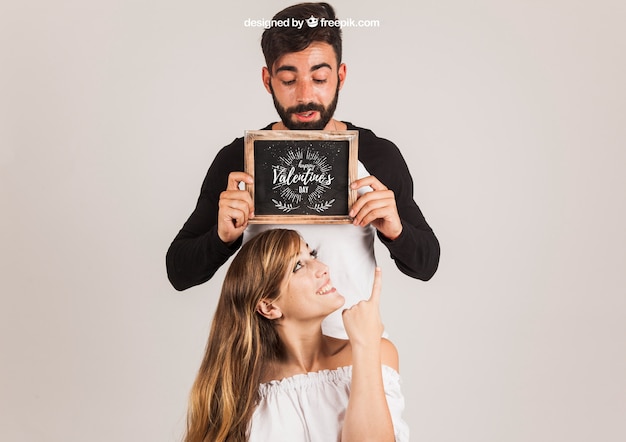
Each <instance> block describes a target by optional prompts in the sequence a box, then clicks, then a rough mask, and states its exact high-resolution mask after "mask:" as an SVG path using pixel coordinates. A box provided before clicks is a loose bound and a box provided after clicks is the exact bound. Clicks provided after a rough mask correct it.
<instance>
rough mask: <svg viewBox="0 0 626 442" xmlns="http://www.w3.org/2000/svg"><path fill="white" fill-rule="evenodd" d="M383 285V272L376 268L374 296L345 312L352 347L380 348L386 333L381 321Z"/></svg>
mask: <svg viewBox="0 0 626 442" xmlns="http://www.w3.org/2000/svg"><path fill="white" fill-rule="evenodd" d="M381 285H382V271H381V270H380V268H378V267H377V268H376V273H375V274H374V285H373V286H372V295H371V296H370V299H368V300H367V301H360V302H359V303H358V304H355V305H353V306H352V307H350V308H349V309H346V310H344V311H343V313H342V316H343V325H344V326H345V328H346V333H347V334H348V338H349V339H350V343H351V344H352V347H353V348H355V347H369V346H373V348H375V349H377V350H378V349H379V348H380V339H381V336H382V334H383V331H384V327H383V323H382V321H381V319H380V307H379V306H380V287H381Z"/></svg>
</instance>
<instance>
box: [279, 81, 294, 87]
mask: <svg viewBox="0 0 626 442" xmlns="http://www.w3.org/2000/svg"><path fill="white" fill-rule="evenodd" d="M295 82H296V80H282V81H281V83H282V84H284V85H285V86H291V85H292V84H294V83H295Z"/></svg>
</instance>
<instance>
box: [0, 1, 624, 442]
mask: <svg viewBox="0 0 626 442" xmlns="http://www.w3.org/2000/svg"><path fill="white" fill-rule="evenodd" d="M288 4H291V2H284V1H268V2H265V4H260V3H257V2H253V1H250V0H248V1H244V2H239V3H234V2H230V3H228V2H226V3H224V6H221V7H216V6H211V3H210V2H208V1H191V0H188V1H178V2H174V1H171V0H152V1H141V0H124V1H122V0H109V1H92V2H83V1H79V0H58V1H55V2H47V1H41V0H40V1H37V0H24V1H20V2H8V1H7V2H3V4H2V5H1V6H0V57H1V58H0V112H1V114H0V198H1V200H0V201H1V209H0V210H1V211H2V215H1V216H0V227H1V228H0V244H1V246H0V272H1V288H0V292H1V297H0V354H1V362H0V439H1V440H5V441H41V440H46V441H148V440H150V441H175V440H179V439H180V436H181V434H182V431H183V424H184V416H185V410H186V399H187V393H188V390H189V387H190V385H191V382H192V380H193V378H194V376H195V371H196V370H197V368H198V366H199V362H200V357H201V355H202V352H203V348H204V344H205V340H206V335H207V332H208V324H209V321H210V318H211V315H212V312H213V308H214V305H215V301H216V298H217V295H218V290H219V286H220V283H221V279H222V277H223V271H220V273H218V275H217V276H216V277H215V278H214V280H212V281H211V282H209V283H207V284H204V285H203V286H201V287H196V288H194V289H191V290H188V291H187V292H184V293H178V292H176V291H174V289H173V288H171V286H170V285H169V283H168V281H167V279H166V275H165V264H164V259H165V258H164V256H165V251H166V249H167V247H168V245H169V242H170V241H171V240H172V238H173V237H174V235H175V234H176V233H177V231H178V229H179V228H180V227H181V226H182V224H183V222H184V221H185V220H186V218H187V216H188V215H189V213H191V210H192V209H193V207H194V205H195V200H196V198H197V195H198V192H199V189H200V184H201V182H202V179H203V178H204V174H205V172H206V169H207V168H208V166H209V164H210V162H211V160H212V159H213V157H214V155H215V153H216V151H217V150H218V149H219V148H220V147H222V146H223V145H225V144H228V143H229V142H230V141H231V140H232V139H233V138H235V137H237V136H241V134H242V132H243V130H244V129H256V128H260V127H262V126H264V125H265V124H267V123H268V122H270V121H275V120H276V119H277V117H276V114H275V112H274V109H273V106H272V103H271V99H270V97H269V95H267V94H266V92H265V91H264V89H263V87H262V85H261V81H260V70H261V66H262V64H263V60H262V57H261V51H260V48H259V40H260V34H261V29H259V28H245V27H244V26H243V23H244V21H245V19H246V18H270V17H271V16H272V15H273V14H274V13H275V12H276V11H278V10H280V9H282V7H284V6H287V5H288ZM333 4H334V6H335V8H336V10H337V12H338V14H339V15H340V17H343V18H349V17H350V18H355V19H378V20H380V21H381V26H380V27H379V28H373V29H372V28H368V29H354V28H349V29H345V30H344V35H345V59H344V61H345V62H346V63H347V64H348V79H347V82H346V85H345V88H344V90H343V93H342V95H341V99H340V106H339V109H338V114H337V115H338V117H340V118H342V119H345V120H348V121H352V122H353V123H355V124H358V125H361V126H365V127H371V128H372V129H374V130H375V132H376V133H377V134H378V135H380V136H383V137H387V138H390V139H392V140H394V141H395V142H396V143H397V144H398V145H399V146H400V148H401V150H402V151H403V153H404V154H405V157H406V160H407V162H408V163H409V166H410V168H411V170H412V172H413V175H414V178H415V189H416V199H417V201H418V203H419V204H420V206H421V208H422V210H423V211H424V213H425V215H426V217H427V219H428V221H429V222H430V224H431V225H432V226H433V228H434V229H435V231H436V233H437V234H438V236H439V238H440V240H441V244H442V260H441V266H440V270H439V272H438V273H437V275H436V276H435V278H434V279H433V280H432V281H430V282H428V283H422V282H418V281H413V280H411V279H409V278H407V277H405V276H403V275H401V274H400V273H399V272H398V271H396V270H395V268H394V267H393V264H392V263H391V261H390V260H389V259H388V258H387V256H386V253H385V251H384V250H382V249H381V250H379V251H380V252H381V253H380V254H379V256H380V257H381V263H382V265H383V268H384V269H385V282H384V284H385V292H384V294H383V295H384V296H385V298H384V301H383V302H384V305H383V309H384V317H385V322H386V325H387V328H388V331H389V332H390V334H391V336H392V338H393V339H394V341H395V342H396V344H397V346H398V347H399V350H400V354H401V370H402V374H403V377H404V388H405V393H406V397H407V412H406V418H407V420H408V421H409V422H410V424H411V427H412V435H413V438H412V439H413V440H415V441H432V442H435V441H436V442H447V441H454V442H457V441H468V442H485V441H493V442H496V441H497V442H500V441H513V442H517V441H563V442H565V441H567V442H579V441H580V442H582V441H623V440H626V424H625V423H624V422H625V420H624V416H626V296H625V295H626V284H625V281H624V278H625V276H624V275H625V273H626V272H625V270H626V229H625V228H624V225H625V224H626V196H625V189H626V173H625V172H624V169H625V166H626V145H625V144H626V124H625V122H626V105H625V103H626V86H625V81H624V79H625V78H626V61H625V60H626V58H625V57H624V54H625V53H626V31H624V23H625V22H626V7H625V6H624V5H625V3H624V2H622V1H619V0H614V1H610V0H604V1H598V2H583V1H577V0H575V1H565V0H546V1H542V2H535V1H522V0H505V1H502V0H500V1H495V0H491V1H490V0H477V1H474V2H465V1H458V0H457V1H454V0H447V1H446V0H438V1H432V0H423V1H416V2H412V3H411V2H395V3H394V2H382V3H381V2H371V1H356V0H346V1H340V0H337V1H335V2H334V3H333Z"/></svg>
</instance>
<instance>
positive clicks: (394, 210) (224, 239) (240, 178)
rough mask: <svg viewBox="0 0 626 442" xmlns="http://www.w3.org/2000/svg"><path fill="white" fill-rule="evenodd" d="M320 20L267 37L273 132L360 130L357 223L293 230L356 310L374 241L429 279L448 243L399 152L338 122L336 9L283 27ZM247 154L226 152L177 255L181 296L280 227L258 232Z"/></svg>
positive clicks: (317, 10) (315, 8)
mask: <svg viewBox="0 0 626 442" xmlns="http://www.w3.org/2000/svg"><path fill="white" fill-rule="evenodd" d="M310 17H315V18H318V19H320V20H319V21H318V26H312V27H309V26H308V25H307V24H304V26H302V27H301V28H300V29H298V28H296V27H292V28H289V27H278V26H277V27H270V28H268V29H266V30H265V31H264V33H263V37H262V40H261V47H262V49H263V54H264V56H265V61H266V67H264V68H263V70H262V78H263V84H264V86H265V88H266V90H267V91H268V92H269V93H270V94H271V95H272V98H273V100H274V106H275V108H276V110H277V111H278V114H279V116H280V120H281V121H279V122H276V123H272V124H269V125H268V126H267V127H265V128H264V129H266V130H303V129H307V130H329V131H335V130H358V131H359V179H357V180H356V181H354V182H353V183H351V187H352V188H353V189H356V190H357V191H358V194H359V198H358V199H357V201H356V202H355V203H354V205H353V206H352V207H351V209H350V213H349V215H350V217H351V218H353V223H352V224H344V225H297V226H284V225H283V227H286V228H292V229H295V230H298V231H299V232H300V233H301V235H302V236H303V238H304V239H305V240H306V241H307V242H308V243H309V246H310V247H311V248H312V249H315V250H317V253H318V256H319V257H320V259H321V260H322V261H324V262H325V263H326V264H328V266H329V268H330V275H331V278H332V281H333V284H334V286H335V287H336V289H337V290H338V291H339V292H340V293H341V294H343V295H344V297H345V298H346V307H349V306H350V305H353V304H355V303H357V302H358V301H359V300H361V299H366V298H367V297H368V296H369V293H370V292H371V288H372V282H373V277H374V268H375V265H376V262H375V257H374V233H376V234H377V236H378V238H379V239H380V240H381V242H382V243H383V244H384V245H385V246H386V247H387V249H388V250H389V252H390V254H391V257H392V258H393V259H394V261H395V263H396V266H397V267H398V268H399V269H400V270H401V271H402V272H403V273H405V274H407V275H409V276H411V277H413V278H418V279H422V280H428V279H430V278H431V277H432V276H433V274H434V273H435V271H436V270H437V266H438V263H439V243H438V241H437V238H436V237H435V235H434V233H433V232H432V230H431V228H430V227H429V226H428V224H427V223H426V221H425V219H424V217H423V215H422V213H421V211H420V209H419V208H418V206H417V204H416V203H415V201H414V200H413V180H412V178H411V175H410V173H409V171H408V168H407V165H406V163H405V161H404V159H403V158H402V155H401V154H400V151H399V150H398V148H397V147H396V146H395V145H394V144H393V143H391V142H390V141H388V140H385V139H382V138H378V137H376V135H374V133H373V132H372V131H370V130H368V129H363V128H360V127H357V126H354V125H353V124H351V123H349V122H344V121H338V120H336V119H334V118H333V114H334V111H335V108H336V106H337V99H338V96H339V90H340V89H341V88H342V86H343V84H344V81H345V78H346V66H345V64H343V63H341V51H342V45H341V30H340V28H339V27H331V26H320V25H319V24H322V23H328V22H329V21H334V20H336V17H335V13H334V10H333V8H332V7H331V6H330V5H328V4H327V3H303V4H298V5H294V6H291V7H288V8H286V9H284V10H283V11H281V12H279V13H278V14H276V15H275V16H274V20H281V21H283V22H284V20H285V19H290V20H291V19H298V20H306V19H309V18H310ZM321 19H326V21H325V20H321ZM243 151H244V143H243V138H238V139H236V140H235V141H233V143H231V144H230V145H228V146H226V147H224V148H223V149H222V150H221V151H220V152H219V153H218V154H217V156H216V157H215V159H214V161H213V164H212V165H211V167H210V168H209V171H208V173H207V176H206V178H205V180H204V183H203V185H202V190H201V193H200V197H199V199H198V203H197V206H196V209H195V210H194V212H193V213H192V214H191V216H190V217H189V219H188V220H187V222H186V223H185V225H184V226H183V228H182V230H181V231H180V232H179V233H178V235H177V236H176V238H175V239H174V241H173V242H172V244H171V246H170V248H169V250H168V253H167V259H166V261H167V270H168V277H169V279H170V281H171V283H172V285H173V286H174V287H175V288H176V289H177V290H184V289H186V288H189V287H191V286H194V285H198V284H201V283H203V282H205V281H207V280H209V279H210V278H211V277H212V276H213V274H214V273H215V272H216V271H217V269H218V268H219V267H220V266H221V265H222V264H224V263H225V262H226V261H227V260H228V258H229V257H230V256H232V255H233V254H234V253H235V252H236V251H237V250H238V248H239V247H240V246H241V244H242V242H243V241H244V240H245V239H246V238H250V237H252V236H253V235H254V234H256V233H258V232H260V231H262V230H265V229H268V228H272V227H276V226H271V225H260V224H249V220H250V219H252V218H253V217H254V203H253V201H252V199H251V198H250V195H249V193H248V192H247V191H245V190H241V188H240V183H247V184H253V179H252V177H251V176H249V175H248V174H246V173H244V172H242V170H243V158H244V157H243ZM224 189H225V190H224ZM324 332H325V333H326V334H328V335H330V336H336V337H341V338H345V336H346V335H345V331H344V330H343V323H342V320H341V312H336V314H334V315H331V316H330V317H329V318H328V319H327V320H326V322H325V323H324Z"/></svg>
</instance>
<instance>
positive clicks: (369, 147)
mask: <svg viewBox="0 0 626 442" xmlns="http://www.w3.org/2000/svg"><path fill="white" fill-rule="evenodd" d="M359 159H361V161H362V162H363V165H364V166H365V167H366V169H367V170H368V171H369V172H370V173H371V174H372V175H374V176H375V177H376V178H378V180H379V181H380V182H381V183H383V184H384V185H385V186H387V187H388V188H389V189H391V190H393V192H394V195H395V198H396V205H397V207H398V213H399V215H400V220H401V222H402V233H401V234H400V236H399V237H398V238H396V239H395V240H393V241H391V240H389V239H388V238H385V237H384V236H383V235H382V234H381V233H380V232H377V234H378V238H379V239H380V240H381V242H382V243H383V244H384V245H385V246H386V247H387V249H388V250H389V253H390V254H391V258H392V259H393V260H394V262H395V263H396V266H397V267H398V269H399V270H400V271H401V272H402V273H404V274H405V275H408V276H410V277H412V278H417V279H421V280H423V281H427V280H429V279H430V278H432V276H433V275H434V274H435V272H436V271H437V267H438V266H439V254H440V248H439V241H438V240H437V237H436V236H435V234H434V232H433V230H432V229H431V228H430V226H429V225H428V223H427V222H426V219H425V218H424V215H423V214H422V211H421V210H420V208H419V207H418V206H417V204H416V203H415V200H414V199H413V178H412V177H411V173H410V172H409V169H408V167H407V165H406V162H405V160H404V158H403V157H402V154H401V153H400V150H399V149H398V148H397V147H396V145H395V144H393V143H392V142H390V141H388V140H385V139H382V138H378V137H375V136H374V134H373V133H372V132H371V131H367V130H364V131H362V132H361V133H360V134H359Z"/></svg>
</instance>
